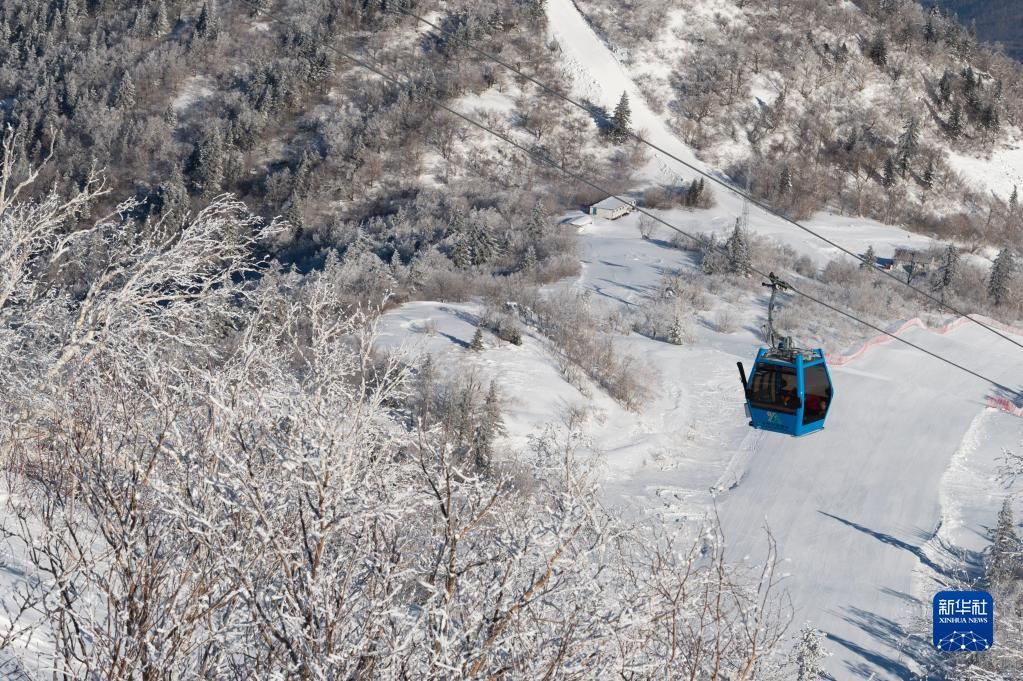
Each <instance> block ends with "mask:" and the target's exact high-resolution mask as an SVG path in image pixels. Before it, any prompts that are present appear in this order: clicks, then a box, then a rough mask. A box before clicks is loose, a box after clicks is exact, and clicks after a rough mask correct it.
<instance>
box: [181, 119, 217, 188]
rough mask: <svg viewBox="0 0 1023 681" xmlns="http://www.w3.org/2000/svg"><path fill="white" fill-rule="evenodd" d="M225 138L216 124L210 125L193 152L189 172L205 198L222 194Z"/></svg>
mask: <svg viewBox="0 0 1023 681" xmlns="http://www.w3.org/2000/svg"><path fill="white" fill-rule="evenodd" d="M224 157H225V153H224V138H223V136H222V134H221V132H220V127H219V126H217V124H216V123H212V124H210V125H208V126H207V127H206V128H205V129H204V130H203V132H202V136H201V138H200V139H199V141H198V143H197V144H196V145H195V147H194V149H193V151H192V157H191V159H189V164H188V167H189V172H190V174H191V176H192V181H193V182H194V183H195V185H196V187H197V188H198V189H199V191H200V192H201V193H202V194H203V195H204V196H207V197H209V196H213V195H215V194H217V193H219V192H220V190H221V188H222V186H223V183H224V160H225V159H224Z"/></svg>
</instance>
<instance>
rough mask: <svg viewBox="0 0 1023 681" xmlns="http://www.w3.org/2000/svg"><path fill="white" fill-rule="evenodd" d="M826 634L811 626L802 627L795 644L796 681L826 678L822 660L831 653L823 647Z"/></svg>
mask: <svg viewBox="0 0 1023 681" xmlns="http://www.w3.org/2000/svg"><path fill="white" fill-rule="evenodd" d="M826 638H827V636H826V635H825V634H824V632H823V631H819V630H817V629H814V628H813V627H809V626H807V627H803V629H801V630H800V632H799V641H798V643H797V644H796V654H795V658H796V681H820V680H821V679H823V678H826V676H825V674H826V673H827V672H826V670H825V669H824V661H825V660H826V659H827V658H828V657H829V656H830V655H831V653H829V652H828V650H827V648H825V647H824V640H825V639H826Z"/></svg>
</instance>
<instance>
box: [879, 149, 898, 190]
mask: <svg viewBox="0 0 1023 681" xmlns="http://www.w3.org/2000/svg"><path fill="white" fill-rule="evenodd" d="M895 182H896V178H895V160H894V159H893V158H892V157H891V156H889V157H888V158H886V159H885V162H884V171H883V174H882V176H881V186H883V187H884V188H885V189H891V188H892V187H894V186H895Z"/></svg>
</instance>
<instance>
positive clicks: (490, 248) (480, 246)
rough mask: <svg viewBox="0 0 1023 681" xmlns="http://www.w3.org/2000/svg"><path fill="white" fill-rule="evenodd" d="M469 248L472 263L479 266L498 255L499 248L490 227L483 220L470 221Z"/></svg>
mask: <svg viewBox="0 0 1023 681" xmlns="http://www.w3.org/2000/svg"><path fill="white" fill-rule="evenodd" d="M468 235H469V248H470V254H471V255H470V257H471V260H472V264H473V265H475V266H477V267H479V266H481V265H484V264H486V263H487V262H489V261H490V260H491V259H492V258H494V257H495V256H497V255H498V253H499V250H500V249H499V248H498V246H497V241H496V240H495V239H494V235H493V234H492V233H491V232H490V228H489V227H487V225H486V224H485V223H484V222H482V221H481V220H472V221H471V222H470V223H469V229H468Z"/></svg>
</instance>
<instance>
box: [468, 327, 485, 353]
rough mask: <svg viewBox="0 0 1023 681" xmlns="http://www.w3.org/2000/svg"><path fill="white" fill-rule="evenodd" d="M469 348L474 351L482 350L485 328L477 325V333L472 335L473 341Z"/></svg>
mask: <svg viewBox="0 0 1023 681" xmlns="http://www.w3.org/2000/svg"><path fill="white" fill-rule="evenodd" d="M469 349H470V350H472V351H473V352H480V351H481V350H483V329H481V328H480V327H478V326H477V327H476V333H474V334H473V335H472V342H471V343H470V344H469Z"/></svg>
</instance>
